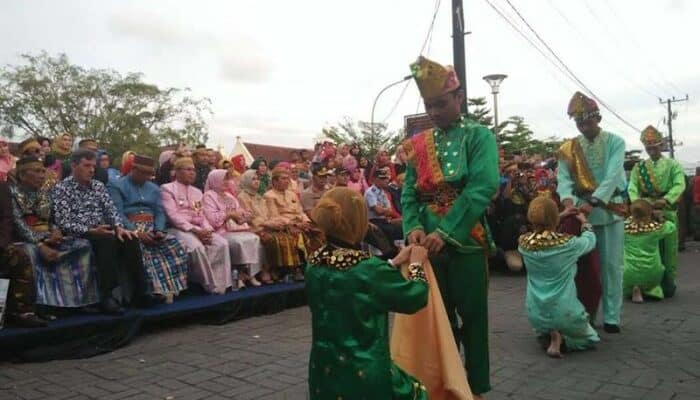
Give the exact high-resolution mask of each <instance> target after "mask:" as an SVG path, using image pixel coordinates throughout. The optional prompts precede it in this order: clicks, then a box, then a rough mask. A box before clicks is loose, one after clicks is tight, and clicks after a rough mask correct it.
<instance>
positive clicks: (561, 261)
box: [518, 231, 600, 350]
mask: <svg viewBox="0 0 700 400" xmlns="http://www.w3.org/2000/svg"><path fill="white" fill-rule="evenodd" d="M536 235H537V234H536V233H526V234H524V235H522V236H521V237H520V246H519V247H518V251H519V252H520V253H521V254H522V255H523V259H524V261H525V265H527V295H526V299H525V305H526V309H527V318H528V320H529V321H530V324H531V325H532V327H533V329H534V330H535V332H536V333H537V334H538V335H547V334H549V333H550V332H551V331H559V333H561V335H562V337H563V338H564V344H565V345H566V348H567V349H568V350H585V349H588V348H590V347H593V346H594V345H595V344H596V343H597V342H599V341H600V338H599V337H598V333H596V331H595V329H593V327H591V325H590V323H589V322H588V313H587V312H586V310H585V308H584V307H583V304H581V302H580V301H579V300H578V297H577V295H576V283H575V282H574V277H575V276H576V262H577V261H578V258H579V257H581V256H582V255H584V254H587V253H589V252H590V251H591V250H593V248H594V247H595V244H596V236H595V234H594V233H593V232H591V231H584V232H583V233H582V234H581V236H580V237H575V236H570V235H566V234H557V233H552V232H549V233H545V235H552V236H553V237H554V240H549V241H543V242H544V243H542V244H540V243H538V241H537V240H536V239H534V237H535V236H536Z"/></svg>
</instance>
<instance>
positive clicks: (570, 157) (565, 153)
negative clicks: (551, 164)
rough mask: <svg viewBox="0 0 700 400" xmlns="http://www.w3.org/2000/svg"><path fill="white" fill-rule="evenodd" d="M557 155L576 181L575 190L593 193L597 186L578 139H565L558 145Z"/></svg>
mask: <svg viewBox="0 0 700 400" xmlns="http://www.w3.org/2000/svg"><path fill="white" fill-rule="evenodd" d="M557 155H558V156H559V159H560V160H564V162H565V163H566V166H567V167H569V174H570V175H571V177H572V178H573V179H574V180H575V182H576V190H577V191H578V192H580V193H593V192H594V191H595V189H596V187H597V185H596V181H595V177H594V176H593V173H592V172H591V169H590V168H588V164H587V163H586V158H585V156H584V155H583V150H582V149H581V144H579V142H578V140H576V139H570V140H567V141H565V142H564V143H563V144H562V145H561V147H559V151H558V152H557Z"/></svg>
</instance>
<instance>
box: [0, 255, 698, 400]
mask: <svg viewBox="0 0 700 400" xmlns="http://www.w3.org/2000/svg"><path fill="white" fill-rule="evenodd" d="M680 259H681V271H680V278H679V293H678V295H677V297H676V298H674V299H671V300H667V301H663V302H654V303H646V304H643V305H637V304H632V303H630V302H629V301H626V302H625V305H624V316H623V324H624V326H623V333H622V334H621V335H609V334H605V333H603V332H601V339H602V342H601V343H600V345H599V346H598V349H597V350H595V351H589V352H584V353H576V354H568V355H566V356H565V357H564V358H563V359H561V360H553V359H550V358H547V357H546V356H545V355H544V353H543V352H542V351H541V350H540V348H539V347H538V346H537V344H536V341H535V338H534V336H533V334H532V333H531V330H530V327H529V325H528V323H527V319H526V317H525V314H524V307H523V302H524V293H525V279H524V277H523V276H512V275H503V274H494V275H493V276H492V279H491V291H490V305H489V306H490V315H491V337H490V347H491V375H492V384H493V391H492V392H491V393H489V394H488V395H487V398H488V399H528V400H557V399H566V400H570V399H571V400H577V399H596V400H607V399H611V400H612V399H648V400H671V399H672V400H690V399H700V244H699V243H691V244H689V246H688V250H687V251H686V252H684V253H681V257H680ZM309 317H310V316H309V311H308V309H307V308H306V307H300V308H296V309H291V310H287V311H284V312H281V313H279V314H275V315H269V316H262V317H256V318H250V319H246V320H241V321H237V322H233V323H230V324H227V325H223V326H210V325H199V324H194V323H190V324H181V325H178V326H175V327H172V326H171V327H168V328H167V329H166V328H163V329H158V330H155V331H154V332H149V333H148V334H145V335H142V336H140V337H138V338H137V339H136V340H135V341H134V342H132V343H131V344H129V345H128V346H127V347H125V348H122V349H119V350H117V351H115V352H113V353H110V354H105V355H101V356H98V357H94V358H90V359H83V360H67V361H52V362H47V363H32V364H10V363H0V399H2V400H14V399H26V400H43V399H51V400H62V399H66V400H68V399H70V400H79V399H100V400H118V399H119V400H121V399H125V400H126V399H128V400H141V399H149V400H150V399H169V400H198V399H208V400H218V399H239V400H247V399H265V400H267V399H280V400H284V399H289V400H293V399H305V398H306V396H307V395H306V377H307V356H308V351H309V342H310V339H311V330H310V318H309Z"/></svg>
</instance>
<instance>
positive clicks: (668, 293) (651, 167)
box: [627, 156, 685, 297]
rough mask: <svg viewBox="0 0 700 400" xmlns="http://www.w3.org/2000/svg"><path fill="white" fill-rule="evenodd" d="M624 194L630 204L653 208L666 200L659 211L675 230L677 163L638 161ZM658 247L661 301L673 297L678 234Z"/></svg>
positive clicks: (679, 188)
mask: <svg viewBox="0 0 700 400" xmlns="http://www.w3.org/2000/svg"><path fill="white" fill-rule="evenodd" d="M627 191H628V193H629V197H630V201H635V200H637V199H640V198H642V199H646V200H648V201H649V202H651V203H652V204H653V203H654V201H656V200H659V199H662V198H663V199H666V201H667V204H668V205H667V206H666V208H664V209H663V210H662V213H663V216H664V218H665V219H666V220H668V221H671V222H673V223H674V225H676V226H678V213H677V207H678V200H679V199H680V197H681V196H682V195H683V192H684V191H685V174H684V173H683V167H682V166H681V164H680V163H679V162H678V161H676V160H673V159H670V158H666V157H663V156H661V158H659V159H658V160H656V161H653V160H651V159H649V160H645V161H640V162H639V163H638V164H636V165H635V166H634V168H632V172H631V173H630V184H629V187H628V189H627ZM660 246H661V262H662V263H663V265H664V267H665V270H664V276H663V280H662V282H661V288H662V289H663V292H664V296H665V297H673V295H674V294H675V292H676V274H677V271H678V230H677V229H676V234H674V235H668V236H666V237H665V238H664V239H663V240H662V241H661V243H660ZM647 294H650V295H654V293H647Z"/></svg>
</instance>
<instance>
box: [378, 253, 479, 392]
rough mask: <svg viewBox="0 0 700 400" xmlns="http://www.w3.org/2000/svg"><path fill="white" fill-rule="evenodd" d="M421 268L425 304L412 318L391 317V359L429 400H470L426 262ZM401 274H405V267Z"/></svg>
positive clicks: (451, 335) (457, 351)
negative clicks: (420, 386) (422, 388)
mask: <svg viewBox="0 0 700 400" xmlns="http://www.w3.org/2000/svg"><path fill="white" fill-rule="evenodd" d="M423 269H424V270H425V275H426V278H427V280H428V286H429V293H428V305H427V306H425V308H423V309H422V310H420V311H418V312H417V313H415V314H412V315H407V314H396V315H395V316H394V326H393V330H392V332H391V358H392V359H393V361H394V362H395V363H396V364H397V365H398V366H399V367H400V368H401V369H402V370H404V371H406V372H407V373H408V374H410V375H412V376H413V377H415V378H416V379H418V380H419V381H420V382H421V383H422V384H423V385H424V386H425V387H426V388H427V389H428V398H429V399H441V400H472V392H471V389H470V388H469V384H468V383H467V376H466V374H465V372H464V367H463V366H462V360H461V359H460V358H459V350H457V345H456V343H455V339H454V336H453V334H452V328H451V327H450V321H449V320H448V319H447V313H446V312H445V305H444V304H443V303H442V297H441V296H440V288H439V287H438V283H437V280H436V279H435V274H434V273H433V267H432V266H431V265H430V262H426V263H425V264H423ZM402 272H403V274H404V275H407V266H403V268H402Z"/></svg>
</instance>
